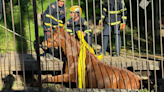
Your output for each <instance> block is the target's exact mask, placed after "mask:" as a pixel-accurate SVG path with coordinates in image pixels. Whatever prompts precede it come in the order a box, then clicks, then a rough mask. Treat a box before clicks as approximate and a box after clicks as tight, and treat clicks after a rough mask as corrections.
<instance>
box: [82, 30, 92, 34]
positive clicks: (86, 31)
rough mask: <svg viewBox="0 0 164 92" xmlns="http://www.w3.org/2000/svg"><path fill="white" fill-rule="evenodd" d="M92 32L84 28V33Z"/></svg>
mask: <svg viewBox="0 0 164 92" xmlns="http://www.w3.org/2000/svg"><path fill="white" fill-rule="evenodd" d="M88 32H92V30H91V29H88V30H85V31H84V33H88Z"/></svg>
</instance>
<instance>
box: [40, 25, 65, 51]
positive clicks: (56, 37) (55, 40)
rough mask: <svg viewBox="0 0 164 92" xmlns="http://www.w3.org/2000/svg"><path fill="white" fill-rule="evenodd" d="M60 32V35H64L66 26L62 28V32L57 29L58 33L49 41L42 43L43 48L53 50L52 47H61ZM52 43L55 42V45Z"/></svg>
mask: <svg viewBox="0 0 164 92" xmlns="http://www.w3.org/2000/svg"><path fill="white" fill-rule="evenodd" d="M59 32H60V34H63V32H64V26H63V27H62V28H60V31H59V29H58V27H56V31H55V32H54V33H53V35H51V36H50V37H49V38H48V39H47V40H45V41H44V42H42V46H43V47H48V48H51V47H52V46H54V47H58V46H59ZM52 42H53V44H52Z"/></svg>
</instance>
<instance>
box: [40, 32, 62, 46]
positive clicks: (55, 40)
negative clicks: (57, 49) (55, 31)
mask: <svg viewBox="0 0 164 92" xmlns="http://www.w3.org/2000/svg"><path fill="white" fill-rule="evenodd" d="M60 34H61V33H60ZM60 34H59V35H60ZM59 35H58V36H57V37H56V39H55V40H54V41H53V42H56V43H57V41H56V40H57V38H58V37H59ZM48 42H51V43H52V41H47V43H48ZM43 47H44V46H42V48H43ZM46 47H47V46H46Z"/></svg>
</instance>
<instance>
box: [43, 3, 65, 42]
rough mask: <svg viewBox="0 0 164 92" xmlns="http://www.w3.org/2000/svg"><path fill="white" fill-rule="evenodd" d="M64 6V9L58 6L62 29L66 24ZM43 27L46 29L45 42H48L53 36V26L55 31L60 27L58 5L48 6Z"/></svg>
mask: <svg viewBox="0 0 164 92" xmlns="http://www.w3.org/2000/svg"><path fill="white" fill-rule="evenodd" d="M49 7H50V10H51V14H50V11H49ZM64 7H65V6H64V5H63V6H62V7H59V6H58V12H59V13H58V14H59V26H60V27H62V26H63V24H64V23H65V10H64ZM50 18H51V20H52V24H50ZM43 22H44V23H43V27H44V40H47V39H48V38H49V37H50V35H51V32H50V31H51V30H50V28H51V26H52V29H54V30H55V27H56V26H58V17H57V3H56V2H54V3H51V4H50V6H48V8H47V10H46V11H45V12H44V14H43Z"/></svg>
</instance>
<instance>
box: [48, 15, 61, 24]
mask: <svg viewBox="0 0 164 92" xmlns="http://www.w3.org/2000/svg"><path fill="white" fill-rule="evenodd" d="M46 17H49V18H52V19H53V20H55V21H56V22H58V19H56V18H55V17H53V16H52V15H49V14H46ZM59 22H60V23H63V21H62V20H59Z"/></svg>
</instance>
